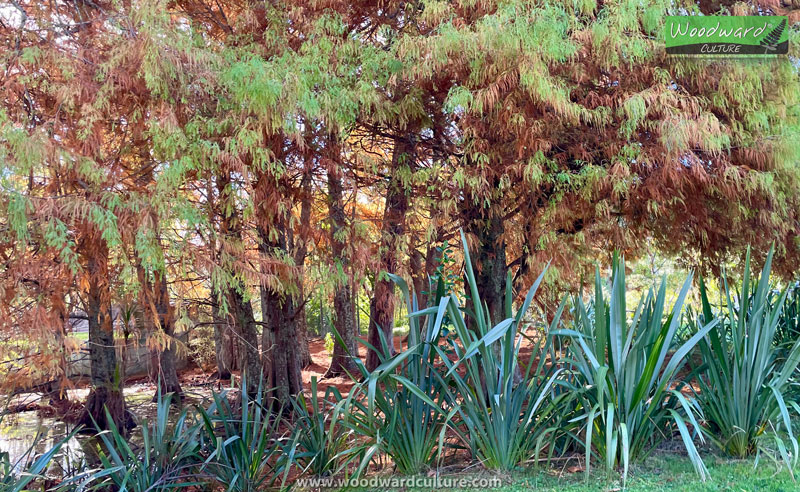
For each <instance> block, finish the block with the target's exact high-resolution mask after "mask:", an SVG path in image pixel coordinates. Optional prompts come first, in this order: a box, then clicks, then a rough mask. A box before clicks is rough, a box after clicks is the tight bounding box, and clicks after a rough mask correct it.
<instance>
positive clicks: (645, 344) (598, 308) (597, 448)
mask: <svg viewBox="0 0 800 492" xmlns="http://www.w3.org/2000/svg"><path fill="white" fill-rule="evenodd" d="M691 281H692V279H691V276H689V277H688V278H687V279H686V281H685V282H684V284H683V288H682V289H681V291H680V294H679V295H678V298H677V300H676V302H675V304H674V305H673V307H672V310H671V312H670V313H669V314H668V315H667V316H666V319H664V312H665V297H666V280H663V281H662V282H661V286H660V288H659V290H658V292H657V293H654V291H653V289H650V290H649V292H648V293H647V295H646V296H645V297H642V298H641V300H640V301H639V304H638V306H637V308H636V311H635V314H634V315H633V319H632V320H631V319H629V318H628V313H627V310H626V306H625V262H624V260H620V259H618V258H617V256H616V254H615V256H614V262H613V265H612V275H611V281H610V284H611V293H610V296H609V299H608V300H607V299H606V298H605V295H604V294H603V284H602V281H601V279H600V272H599V270H596V272H595V287H594V289H595V292H594V306H593V314H590V313H592V310H591V309H587V307H586V306H585V305H584V303H583V300H582V299H581V298H580V297H576V298H575V301H574V304H575V319H574V323H573V326H574V328H573V329H571V330H562V331H560V332H559V333H560V334H562V335H566V336H568V337H569V338H570V339H571V344H570V346H569V356H568V358H567V359H566V364H567V365H568V367H569V368H570V371H571V372H572V374H573V375H574V376H575V386H574V387H573V390H574V391H575V393H576V394H577V395H580V399H581V403H580V407H581V408H580V409H579V411H581V410H582V412H583V413H582V414H580V415H579V417H578V419H579V420H580V421H581V422H584V426H585V428H584V433H583V440H584V442H583V446H584V449H585V453H586V472H587V474H588V473H589V470H590V463H591V455H592V454H596V455H597V456H598V457H599V458H600V459H601V460H602V461H603V462H604V463H605V466H606V469H607V470H611V469H614V468H616V467H618V466H620V465H621V466H622V467H623V478H625V477H627V474H628V468H629V464H630V462H632V461H638V460H641V459H643V458H644V457H646V456H647V455H648V454H649V453H650V451H651V450H652V449H653V448H654V447H655V446H656V445H657V444H658V443H659V442H661V441H662V440H664V439H665V438H667V437H670V436H672V435H673V433H674V431H675V430H677V431H678V432H679V433H680V435H681V438H682V440H683V445H684V446H685V448H686V451H687V452H688V454H689V457H690V458H691V461H692V464H693V465H694V467H695V469H696V470H697V473H698V474H699V475H700V477H701V478H702V479H705V478H706V476H707V470H706V468H705V465H703V462H702V460H701V458H700V455H699V454H698V452H697V449H696V448H695V445H694V443H693V442H692V435H691V433H690V432H689V430H688V427H687V425H686V420H689V421H690V422H691V423H692V425H693V426H694V428H695V429H698V428H699V425H698V423H697V420H696V418H695V414H697V413H698V412H697V410H696V405H695V403H694V402H693V401H692V400H690V399H689V398H687V397H685V396H684V395H683V394H682V393H681V391H680V390H681V387H682V383H681V382H680V381H678V380H677V377H676V374H677V372H678V370H679V369H680V368H681V367H682V366H683V365H684V364H685V362H686V357H687V355H688V354H689V352H690V351H691V350H692V349H693V348H694V346H695V345H696V344H697V343H698V342H699V341H700V340H701V339H702V338H703V337H704V336H705V335H706V333H708V332H709V331H710V330H711V329H712V328H713V327H714V325H715V322H711V323H709V324H708V325H706V326H703V327H701V328H699V329H698V330H697V332H696V333H694V334H693V335H692V336H691V337H690V338H689V339H688V340H687V341H686V342H684V343H683V344H682V345H680V346H679V347H677V348H676V350H675V351H674V352H673V353H672V354H671V356H670V351H671V349H672V348H673V344H674V341H675V339H676V333H677V331H678V329H679V325H680V319H681V308H682V307H683V303H684V300H685V298H686V295H687V293H688V291H689V288H690V286H691ZM700 437H701V438H702V435H701V436H700Z"/></svg>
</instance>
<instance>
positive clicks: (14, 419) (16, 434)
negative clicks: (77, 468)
mask: <svg viewBox="0 0 800 492" xmlns="http://www.w3.org/2000/svg"><path fill="white" fill-rule="evenodd" d="M70 430H71V428H70V427H69V426H68V425H67V424H65V423H64V422H60V421H58V420H56V419H53V418H45V417H41V416H39V415H38V413H37V412H35V411H31V412H20V413H16V414H11V415H6V416H5V417H4V418H3V420H2V422H0V451H4V452H7V453H8V454H9V461H10V462H11V464H12V466H14V469H15V471H16V472H17V473H19V472H21V471H23V468H24V467H25V464H26V461H28V460H29V459H35V457H36V456H39V455H40V454H42V453H45V452H47V451H49V450H50V449H51V448H52V447H53V446H54V445H55V444H56V443H57V442H58V441H60V440H62V439H63V438H64V437H65V436H67V435H68V434H69V432H70ZM37 437H38V439H37ZM86 440H87V439H86V438H82V437H80V436H77V437H72V438H70V439H69V440H68V441H67V442H66V443H64V446H63V447H62V448H61V452H60V455H59V456H58V457H57V459H56V460H55V461H56V464H57V465H58V466H59V467H62V468H63V467H67V468H68V467H70V464H76V463H78V462H79V461H81V458H82V457H83V456H84V454H85V451H84V449H83V446H84V441H86Z"/></svg>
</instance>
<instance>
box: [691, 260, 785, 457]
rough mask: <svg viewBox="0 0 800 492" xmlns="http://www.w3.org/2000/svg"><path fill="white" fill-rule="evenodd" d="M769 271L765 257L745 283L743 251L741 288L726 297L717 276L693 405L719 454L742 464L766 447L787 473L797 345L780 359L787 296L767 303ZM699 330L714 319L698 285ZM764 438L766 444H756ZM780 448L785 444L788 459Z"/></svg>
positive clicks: (726, 290)
mask: <svg viewBox="0 0 800 492" xmlns="http://www.w3.org/2000/svg"><path fill="white" fill-rule="evenodd" d="M771 265H772V250H770V252H769V255H768V256H767V260H766V262H765V263H764V268H763V269H762V270H761V277H760V279H758V280H756V281H751V273H750V250H749V248H748V251H747V255H746V258H745V266H744V273H743V278H742V285H741V286H740V287H739V288H738V289H737V291H738V292H739V294H738V297H734V296H733V295H732V293H731V289H730V286H729V285H728V280H727V277H726V276H725V275H724V274H723V277H722V281H723V285H724V294H725V299H726V309H725V310H723V311H722V312H720V313H719V318H720V320H721V323H719V324H717V325H716V326H715V328H714V329H713V330H711V332H709V334H708V337H707V338H704V339H703V340H702V341H701V342H700V344H699V345H700V350H701V353H702V356H703V362H704V365H703V366H702V368H701V369H702V371H701V375H700V378H699V384H700V393H699V396H698V399H699V401H700V404H701V406H702V408H703V412H704V414H705V418H706V422H707V423H708V426H707V428H706V434H707V435H708V436H709V437H710V438H711V440H712V442H714V443H715V444H716V445H717V446H718V447H719V448H720V449H721V450H723V451H724V452H726V453H728V454H730V455H731V456H735V457H744V456H747V455H750V454H752V453H754V452H757V451H758V450H760V449H761V450H767V451H768V450H769V449H770V448H769V445H770V444H771V443H774V444H775V445H776V448H777V456H776V458H779V459H780V460H781V461H783V462H784V463H785V464H786V465H787V467H788V468H789V470H790V471H791V469H792V466H793V465H794V464H795V463H796V461H797V456H798V444H797V440H796V439H795V437H794V435H793V433H792V425H791V420H790V417H789V408H794V409H795V410H797V411H798V412H800V408H798V407H797V404H796V403H793V404H791V405H787V404H786V401H785V400H784V395H785V394H786V393H787V392H788V391H789V386H790V384H791V377H792V374H793V373H794V371H795V369H796V368H797V365H798V362H800V340H796V341H795V342H794V343H793V344H792V345H791V348H790V349H789V350H788V354H782V349H781V347H780V346H777V345H776V344H775V343H774V342H775V337H776V333H777V330H778V328H779V326H780V322H781V313H782V309H783V306H784V302H785V300H786V296H787V292H786V291H783V292H781V293H780V294H779V295H778V296H777V297H773V296H772V295H771V294H770V293H771V291H772V289H771V287H770V283H769V275H770V269H771ZM700 297H701V300H702V307H703V315H702V317H701V318H699V320H698V321H697V323H698V324H702V323H703V322H705V320H709V319H712V318H713V317H714V312H713V311H712V309H711V304H710V303H709V301H708V293H707V292H706V288H705V285H704V283H703V282H702V280H701V283H700ZM766 436H772V437H771V438H770V439H769V440H764V439H763V438H764V437H766ZM785 440H788V442H789V443H791V446H792V449H793V452H792V453H791V456H790V454H789V452H788V451H787V449H786V443H785Z"/></svg>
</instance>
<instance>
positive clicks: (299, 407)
mask: <svg viewBox="0 0 800 492" xmlns="http://www.w3.org/2000/svg"><path fill="white" fill-rule="evenodd" d="M342 400H343V398H342V395H341V393H339V390H337V389H336V388H335V387H332V386H331V387H328V389H327V390H326V391H325V397H324V399H323V400H322V401H321V402H320V401H319V397H318V395H317V378H316V377H313V378H311V396H310V398H306V397H305V395H303V394H302V393H301V394H300V395H298V397H297V400H296V401H295V403H294V417H295V420H294V422H293V423H294V433H293V436H292V439H291V445H292V448H288V449H285V450H284V452H283V457H282V459H284V460H286V461H287V462H291V463H296V464H297V465H299V466H300V472H301V473H304V474H306V473H308V474H311V475H314V476H318V477H321V476H328V475H335V474H337V473H338V472H339V471H341V470H342V468H343V467H344V466H346V465H347V463H349V461H351V459H352V458H353V457H354V453H353V452H352V449H351V448H348V445H349V443H348V438H350V437H352V432H349V431H348V429H347V428H346V427H345V426H344V425H343V424H342V421H344V420H345V419H346V418H347V415H346V413H345V412H344V411H343V408H342V406H341V405H339V404H338V403H339V402H341V401H342Z"/></svg>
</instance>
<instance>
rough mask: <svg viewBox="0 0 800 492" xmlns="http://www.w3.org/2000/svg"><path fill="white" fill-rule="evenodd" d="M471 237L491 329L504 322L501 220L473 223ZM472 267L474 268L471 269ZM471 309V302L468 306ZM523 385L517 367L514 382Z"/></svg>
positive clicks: (493, 218) (477, 280) (505, 270)
mask: <svg viewBox="0 0 800 492" xmlns="http://www.w3.org/2000/svg"><path fill="white" fill-rule="evenodd" d="M472 225H473V228H472V231H473V233H474V234H475V235H476V236H477V238H478V250H477V251H475V252H474V254H472V253H471V256H472V258H473V261H474V262H475V263H476V264H477V268H474V271H475V283H476V284H477V287H478V292H479V293H480V296H481V302H482V303H484V305H485V307H486V308H487V309H488V311H489V319H490V328H491V327H493V326H495V325H497V324H498V323H500V322H501V321H503V320H504V319H506V310H505V291H506V278H507V274H508V266H507V263H506V242H505V238H504V234H505V227H504V225H503V219H502V217H499V216H497V215H494V214H492V215H490V216H489V217H488V219H483V220H476V221H473V222H472ZM474 266H475V265H473V267H474ZM467 306H468V307H469V308H470V309H473V312H474V306H473V305H472V302H471V300H470V302H468V303H467ZM499 349H500V345H498V344H495V354H496V355H498V357H499ZM521 381H522V371H521V370H520V367H519V365H517V366H516V369H515V371H514V382H515V383H516V384H519V383H520V382H521Z"/></svg>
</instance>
